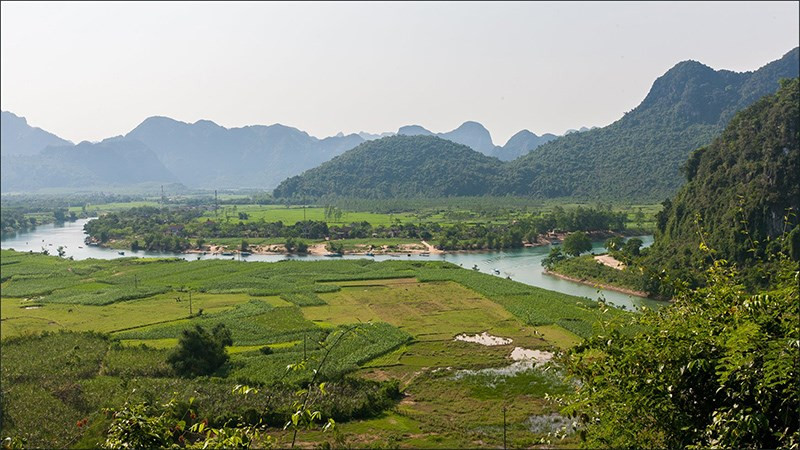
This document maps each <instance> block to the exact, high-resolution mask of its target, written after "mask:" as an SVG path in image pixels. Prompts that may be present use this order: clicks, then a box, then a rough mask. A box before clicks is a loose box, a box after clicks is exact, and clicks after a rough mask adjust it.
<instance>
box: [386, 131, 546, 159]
mask: <svg viewBox="0 0 800 450" xmlns="http://www.w3.org/2000/svg"><path fill="white" fill-rule="evenodd" d="M397 134H398V135H401V136H438V137H440V138H442V139H447V140H448V141H453V142H455V143H457V144H463V145H466V146H467V147H470V148H472V149H473V150H476V151H479V152H481V153H483V154H484V155H487V156H494V157H497V158H499V159H501V160H503V161H510V160H512V159H516V158H518V157H520V156H522V155H526V154H527V153H528V152H529V151H531V150H533V149H535V148H537V147H538V146H540V145H542V144H544V143H546V142H550V141H552V140H553V139H555V138H556V137H557V136H556V135H554V134H549V133H548V134H545V135H543V136H536V135H535V134H533V133H531V132H530V131H528V130H522V131H520V132H519V133H517V134H515V135H514V136H513V137H512V138H511V139H509V141H508V143H506V145H504V146H502V147H500V146H497V145H494V143H493V142H492V136H491V134H490V133H489V130H487V129H486V127H484V126H483V125H481V124H480V123H478V122H473V121H467V122H464V123H462V124H461V125H460V126H459V127H458V128H456V129H455V130H452V131H448V132H445V133H434V132H432V131H429V130H427V129H425V128H423V127H421V126H419V125H407V126H404V127H400V129H399V130H397Z"/></svg>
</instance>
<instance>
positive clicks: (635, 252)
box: [622, 238, 642, 256]
mask: <svg viewBox="0 0 800 450" xmlns="http://www.w3.org/2000/svg"><path fill="white" fill-rule="evenodd" d="M640 248H642V240H641V239H639V238H631V239H628V242H626V243H625V245H624V246H623V247H622V251H623V252H624V253H625V254H627V255H628V256H639V249H640Z"/></svg>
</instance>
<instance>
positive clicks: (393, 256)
mask: <svg viewBox="0 0 800 450" xmlns="http://www.w3.org/2000/svg"><path fill="white" fill-rule="evenodd" d="M389 256H391V257H392V258H399V257H400V255H389Z"/></svg>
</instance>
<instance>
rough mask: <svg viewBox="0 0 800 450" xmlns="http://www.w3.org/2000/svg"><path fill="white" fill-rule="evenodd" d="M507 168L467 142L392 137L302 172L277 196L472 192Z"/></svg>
mask: <svg viewBox="0 0 800 450" xmlns="http://www.w3.org/2000/svg"><path fill="white" fill-rule="evenodd" d="M504 172H505V167H504V165H503V163H502V162H501V161H500V160H498V159H497V158H492V157H488V156H485V155H483V154H481V153H479V152H477V151H475V150H473V149H471V148H469V147H467V146H466V145H461V144H456V143H455V142H452V141H448V140H445V139H441V138H439V137H435V136H423V135H417V136H400V135H398V136H391V137H385V138H383V139H379V140H375V141H369V142H365V143H363V144H361V145H359V146H358V147H356V148H354V149H353V150H350V151H348V152H346V153H344V154H342V155H339V156H337V157H336V158H334V159H332V160H331V161H328V162H326V163H324V164H322V165H321V166H319V167H317V168H315V169H312V170H309V171H306V172H305V173H303V174H302V175H300V176H295V177H292V178H289V179H287V180H285V181H284V182H283V183H281V184H280V186H278V187H277V188H276V189H275V191H274V194H275V195H276V196H278V197H292V196H310V197H317V196H322V195H326V194H335V195H341V196H351V197H365V198H389V197H416V196H431V197H444V196H471V195H484V194H487V193H491V192H492V190H493V189H494V188H495V187H497V186H502V185H503V174H504Z"/></svg>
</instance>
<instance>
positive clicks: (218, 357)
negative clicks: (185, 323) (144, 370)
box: [167, 323, 233, 377]
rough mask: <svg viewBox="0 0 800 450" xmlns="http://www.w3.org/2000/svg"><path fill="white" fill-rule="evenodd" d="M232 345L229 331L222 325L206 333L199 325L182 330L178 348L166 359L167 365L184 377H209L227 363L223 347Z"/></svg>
mask: <svg viewBox="0 0 800 450" xmlns="http://www.w3.org/2000/svg"><path fill="white" fill-rule="evenodd" d="M230 345H233V339H232V338H231V331H230V330H229V329H228V328H226V327H225V325H223V324H221V323H220V324H217V325H216V326H214V328H213V329H212V330H211V333H209V332H208V331H206V329H205V328H203V327H202V326H200V325H195V327H194V329H188V330H183V333H181V337H180V338H179V339H178V346H177V347H176V348H175V350H173V351H172V353H170V355H169V357H167V363H169V365H170V366H172V368H173V369H174V370H175V373H177V374H178V375H181V376H184V377H196V376H201V375H211V374H213V373H214V372H216V371H217V370H218V369H219V368H220V367H222V365H223V364H225V363H226V362H228V359H229V357H228V354H227V353H226V352H225V347H226V346H230Z"/></svg>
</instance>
